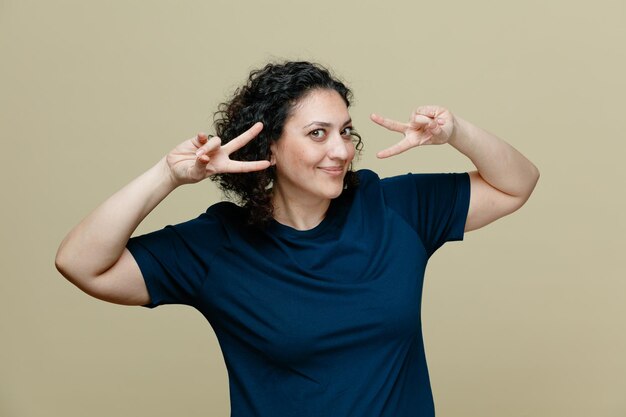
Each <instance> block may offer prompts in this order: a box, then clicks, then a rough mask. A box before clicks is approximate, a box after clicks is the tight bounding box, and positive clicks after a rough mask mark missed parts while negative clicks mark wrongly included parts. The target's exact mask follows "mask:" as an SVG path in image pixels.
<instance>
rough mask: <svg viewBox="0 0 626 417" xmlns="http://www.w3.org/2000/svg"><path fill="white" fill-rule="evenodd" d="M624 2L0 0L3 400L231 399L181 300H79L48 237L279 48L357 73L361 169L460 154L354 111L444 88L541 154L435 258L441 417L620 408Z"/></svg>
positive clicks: (409, 104)
mask: <svg viewBox="0 0 626 417" xmlns="http://www.w3.org/2000/svg"><path fill="white" fill-rule="evenodd" d="M625 4H626V3H625V2H624V1H623V0H597V1H594V2H571V1H565V0H558V1H537V0H530V1H525V2H506V1H489V0H475V1H461V0H458V1H430V2H419V1H387V2H381V1H377V2H371V1H358V2H357V1H329V0H318V1H308V2H299V1H283V2H280V1H261V2H252V1H250V2H237V1H217V0H213V1H207V0H204V1H165V0H159V1H150V2H138V1H137V2H134V1H120V0H112V1H106V2H103V1H98V2H96V1H78V0H73V1H68V0H65V1H63V0H60V1H54V2H52V1H43V0H40V1H28V0H19V1H18V0H3V1H2V0H0V137H1V139H2V164H1V167H2V175H1V176H0V181H2V183H1V187H2V204H1V210H2V216H1V220H0V221H1V222H2V225H1V227H2V229H1V230H2V233H1V249H2V252H1V253H2V262H1V268H2V275H1V279H0V416H3V417H84V416H90V417H101V416H102V417H105V416H106V417H109V416H151V417H159V416H163V417H165V416H185V417H195V416H198V417H200V416H205V417H206V416H218V417H219V416H228V415H229V402H228V377H227V373H226V368H225V366H224V362H223V357H222V355H221V352H220V349H219V345H218V343H217V340H216V338H215V334H214V333H213V330H212V329H211V327H210V326H209V325H208V323H207V322H206V321H205V320H204V318H203V317H202V316H201V315H200V314H199V313H197V312H196V311H194V310H193V309H191V308H188V307H181V306H165V307H160V308H157V309H155V310H148V309H145V308H141V307H124V306H117V305H113V304H107V303H105V302H102V301H98V300H96V299H92V298H90V297H88V296H86V295H85V294H83V293H81V292H80V291H79V290H78V289H76V288H75V287H73V286H72V285H71V284H70V283H69V282H67V281H66V280H65V279H64V278H63V277H61V275H59V274H58V273H57V272H56V270H55V268H54V255H55V252H56V249H57V247H58V245H59V243H60V241H61V240H62V238H63V237H64V236H65V234H66V233H67V232H68V231H69V230H70V229H71V228H72V227H73V226H74V225H75V224H76V223H77V222H78V221H80V219H82V218H83V217H84V216H85V215H87V214H88V213H89V212H90V211H91V210H92V209H94V208H95V207H96V206H97V205H98V204H99V203H100V202H102V201H103V200H104V199H105V198H107V197H108V196H109V195H111V194H112V193H114V192H115V191H116V190H118V189H119V188H121V187H122V186H123V185H124V184H126V183H127V182H129V181H130V180H131V179H133V178H134V177H136V176H137V175H139V174H140V173H142V172H143V171H145V170H146V169H148V168H149V167H150V166H152V165H153V164H154V163H156V161H157V160H158V159H160V158H161V157H162V156H163V155H164V154H166V153H167V152H168V151H169V150H170V149H171V148H173V147H174V146H175V145H176V144H178V143H179V142H181V141H183V140H185V139H187V138H189V137H191V136H193V135H194V134H196V133H197V132H198V131H208V132H211V131H212V127H211V123H212V114H213V112H214V111H215V110H216V107H217V104H218V103H219V102H221V101H224V100H226V99H227V98H228V97H229V96H230V95H231V93H232V92H233V90H234V89H235V88H236V87H237V86H238V85H239V84H241V83H242V82H243V81H244V80H245V78H246V77H247V74H248V72H249V71H250V70H251V69H253V68H256V67H259V66H262V65H264V64H265V63H266V62H267V61H271V60H281V59H306V60H314V61H318V62H321V63H322V64H325V65H328V66H330V67H331V68H332V69H333V70H334V71H335V73H336V74H337V75H338V76H339V77H340V78H342V79H343V80H345V81H346V82H347V83H348V84H349V85H350V86H351V87H352V88H353V90H354V93H355V104H354V107H353V108H352V109H351V114H352V117H353V119H354V122H355V126H356V127H357V128H358V129H359V131H360V132H361V134H362V135H363V137H364V140H365V149H364V152H363V155H362V157H361V159H360V161H359V162H358V164H357V168H359V167H363V168H365V167H367V168H370V169H373V170H375V171H377V172H378V173H379V174H380V175H381V176H390V175H396V174H403V173H406V172H409V171H411V172H461V171H467V170H471V169H472V164H471V162H470V161H469V160H467V159H466V158H465V157H464V156H463V155H461V154H459V153H458V152H457V151H455V150H454V149H453V148H452V147H450V146H447V145H444V146H438V147H437V146H431V147H422V148H417V149H413V150H411V151H409V152H406V153H405V154H402V155H400V156H397V157H394V158H393V159H388V160H377V159H376V157H375V153H376V151H377V150H380V149H382V148H384V147H386V146H388V145H389V144H391V143H394V142H395V141H397V140H399V139H400V138H399V136H397V135H395V134H393V133H391V132H386V131H384V130H383V129H382V128H380V127H377V126H375V125H374V124H373V123H371V122H370V121H369V120H368V115H369V114H370V113H371V112H378V113H380V114H383V115H386V116H388V117H392V118H395V119H399V120H406V119H407V118H408V116H409V114H410V113H411V111H412V110H413V109H414V108H415V107H416V106H418V105H422V104H440V105H444V106H446V107H448V108H449V109H450V110H451V111H452V112H453V113H454V114H457V115H459V116H461V117H463V118H465V119H467V120H470V121H472V122H473V123H475V124H477V125H479V126H481V127H483V128H485V129H487V130H489V131H491V132H493V133H495V134H497V135H498V136H500V137H502V138H504V139H505V140H507V141H508V142H510V143H511V144H512V145H513V146H515V147H516V148H517V149H519V150H520V151H521V152H522V153H524V154H525V155H526V156H527V157H528V158H529V159H530V160H532V161H533V162H534V163H535V164H536V165H537V166H538V167H539V169H540V171H541V175H542V176H541V179H540V182H539V184H538V186H537V188H536V190H535V193H534V194H533V196H532V197H531V199H530V200H529V201H528V203H527V204H526V205H525V206H524V207H523V208H522V209H521V210H520V211H518V212H516V213H515V214H513V215H511V216H509V217H507V218H504V219H502V220H500V221H498V222H496V223H495V224H492V225H490V226H488V227H486V228H484V229H481V230H478V231H475V232H472V233H469V234H467V235H466V237H465V241H464V242H455V243H449V244H447V245H445V246H444V247H443V248H442V249H440V251H439V252H437V254H435V256H434V257H433V258H432V259H431V262H430V264H429V267H428V270H427V274H426V281H425V288H424V300H423V312H422V313H423V317H422V320H423V325H424V338H425V344H426V351H427V357H428V364H429V369H430V375H431V381H432V387H433V393H434V397H435V403H436V408H437V413H438V416H441V417H492V416H493V417H496V416H497V417H501V416H507V417H521V416H539V417H540V416H549V417H578V416H580V417H583V416H584V417H588V416H594V417H623V416H625V415H626V396H625V395H624V392H626V282H625V278H626V273H625V272H626V268H625V267H624V247H625V246H624V244H623V242H622V235H623V234H624V232H625V231H626V230H625V228H626V222H625V220H624V216H625V214H624V213H625V211H626V196H625V188H626V187H625V185H626V184H625V183H626V181H625V175H624V164H623V160H624V154H625V151H626V146H625V144H624V140H625V137H624V136H625V135H624V130H623V129H624V121H625V118H624V114H625V111H626V107H625V106H624V101H623V99H624V95H625V93H626V82H625V78H626V77H625V76H624V74H626V45H625V43H626V42H625V41H626V6H625ZM221 198H222V196H221V194H220V192H219V191H218V190H217V189H216V187H215V186H214V184H212V183H210V182H209V181H206V182H203V183H200V184H197V185H195V186H185V187H183V188H180V189H178V190H177V191H175V192H174V193H173V194H172V195H170V196H169V197H168V198H167V199H166V200H165V201H164V202H163V203H162V204H161V205H160V206H159V207H157V209H156V210H155V211H154V212H153V213H152V214H151V215H150V216H149V217H148V218H147V219H146V220H145V221H144V222H143V223H142V224H141V226H140V227H139V229H138V231H137V233H143V232H147V231H151V230H155V229H158V228H161V227H163V226H165V225H166V224H173V223H177V222H180V221H184V220H187V219H189V218H192V217H195V216H196V215H198V214H199V213H201V212H203V211H204V210H205V209H206V207H207V206H208V205H210V204H212V203H215V202H217V201H219V200H220V199H221ZM407 256H410V255H408V254H407ZM346 366H350V364H349V363H347V364H346Z"/></svg>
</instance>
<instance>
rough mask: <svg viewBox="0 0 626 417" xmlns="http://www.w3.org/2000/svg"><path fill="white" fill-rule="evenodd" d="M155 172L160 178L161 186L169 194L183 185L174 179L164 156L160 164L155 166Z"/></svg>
mask: <svg viewBox="0 0 626 417" xmlns="http://www.w3.org/2000/svg"><path fill="white" fill-rule="evenodd" d="M154 171H155V172H156V174H157V176H158V182H159V184H161V186H162V187H164V189H165V190H166V191H167V192H171V191H174V190H175V189H176V188H178V186H180V185H182V184H179V183H178V182H177V181H176V179H175V178H174V175H173V173H172V170H171V169H170V166H169V164H168V163H167V157H165V156H164V157H163V158H161V159H160V160H159V162H157V163H156V165H155V166H154Z"/></svg>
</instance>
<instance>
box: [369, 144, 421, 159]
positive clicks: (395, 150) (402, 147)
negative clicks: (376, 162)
mask: <svg viewBox="0 0 626 417" xmlns="http://www.w3.org/2000/svg"><path fill="white" fill-rule="evenodd" d="M413 146H414V145H411V144H410V143H409V142H407V141H404V140H401V141H400V142H398V143H396V144H395V145H393V146H390V147H389V148H387V149H383V150H382V151H380V152H378V153H377V154H376V157H377V158H381V159H382V158H389V157H390V156H394V155H398V154H399V153H402V152H404V151H406V150H408V149H411V148H412V147H413Z"/></svg>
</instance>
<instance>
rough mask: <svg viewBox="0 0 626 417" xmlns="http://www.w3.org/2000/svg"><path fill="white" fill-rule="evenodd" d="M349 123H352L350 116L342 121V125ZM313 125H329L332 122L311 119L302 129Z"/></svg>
mask: <svg viewBox="0 0 626 417" xmlns="http://www.w3.org/2000/svg"><path fill="white" fill-rule="evenodd" d="M350 123H352V118H350V119H348V120H346V121H345V122H343V124H342V126H345V125H349V124H350ZM313 125H318V126H322V127H330V126H332V125H333V124H332V123H328V122H319V121H313V122H311V123H309V124H308V125H306V126H304V127H303V128H302V129H306V128H307V127H309V126H313Z"/></svg>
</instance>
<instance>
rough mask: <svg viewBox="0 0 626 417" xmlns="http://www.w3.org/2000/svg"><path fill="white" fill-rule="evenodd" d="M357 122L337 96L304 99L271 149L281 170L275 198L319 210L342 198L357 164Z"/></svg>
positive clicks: (315, 94) (318, 93) (328, 93)
mask: <svg viewBox="0 0 626 417" xmlns="http://www.w3.org/2000/svg"><path fill="white" fill-rule="evenodd" d="M351 130H352V120H351V119H350V114H349V113H348V108H347V106H346V103H345V102H344V101H343V99H342V98H341V96H340V95H339V93H337V92H336V91H334V90H314V91H312V92H310V93H309V94H307V95H306V96H305V97H304V98H302V99H301V100H300V101H299V102H298V103H297V104H296V106H295V108H294V109H293V111H292V114H291V116H290V117H289V118H288V119H287V121H286V122H285V126H284V128H283V133H282V135H281V137H280V138H279V139H278V140H277V141H276V142H274V143H272V145H271V151H272V157H271V162H272V164H274V165H275V167H276V179H275V181H274V193H275V194H276V193H280V194H281V195H280V197H282V198H286V199H288V200H291V201H299V202H301V203H303V204H316V203H319V202H320V201H325V200H330V199H333V198H336V197H338V196H339V195H340V194H341V192H342V191H343V179H344V177H345V175H346V172H347V171H348V168H349V166H350V163H351V162H352V159H353V158H354V153H355V149H354V143H353V141H352V139H353V138H352V135H351Z"/></svg>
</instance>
